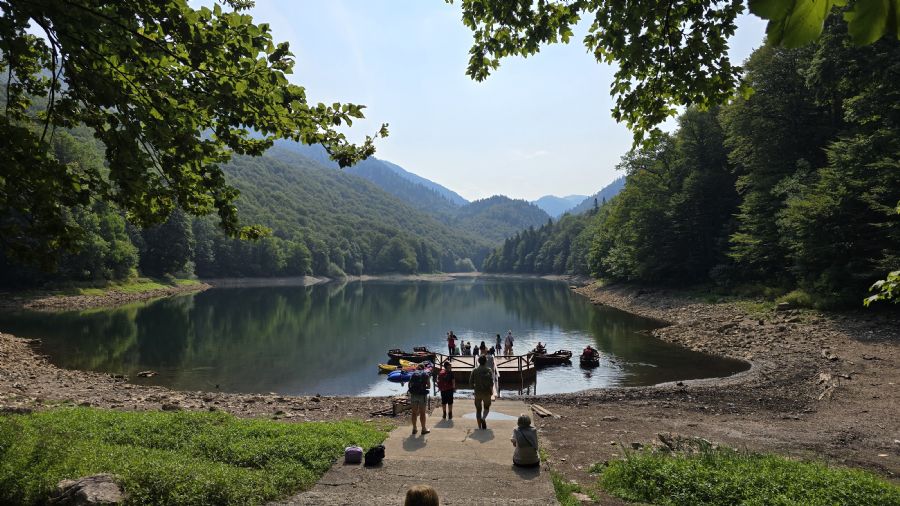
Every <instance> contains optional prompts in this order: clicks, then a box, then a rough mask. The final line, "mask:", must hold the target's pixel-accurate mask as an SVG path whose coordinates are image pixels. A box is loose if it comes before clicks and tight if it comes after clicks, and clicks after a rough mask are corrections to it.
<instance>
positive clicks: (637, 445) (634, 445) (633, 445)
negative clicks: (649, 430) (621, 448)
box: [631, 441, 644, 450]
mask: <svg viewBox="0 0 900 506" xmlns="http://www.w3.org/2000/svg"><path fill="white" fill-rule="evenodd" d="M643 447H644V445H643V444H641V443H638V442H637V441H635V442H633V443H631V449H632V450H640V449H641V448H643Z"/></svg>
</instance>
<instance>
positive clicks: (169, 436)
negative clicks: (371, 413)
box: [0, 408, 387, 505]
mask: <svg viewBox="0 0 900 506" xmlns="http://www.w3.org/2000/svg"><path fill="white" fill-rule="evenodd" d="M386 430H387V427H386V426H379V425H373V424H367V423H363V422H358V421H341V422H329V423H325V422H306V423H296V424H287V423H279V422H274V421H269V420H243V419H237V418H235V417H233V416H231V415H228V414H225V413H191V412H178V413H164V412H119V411H110V410H100V409H90V408H57V409H52V410H49V411H42V412H36V413H32V414H29V415H6V416H0V503H2V504H7V503H8V504H35V503H41V502H43V501H44V500H45V499H46V498H47V496H48V495H49V494H50V492H51V491H52V490H53V489H54V488H55V486H56V484H57V483H58V482H59V481H60V480H62V479H65V478H77V477H81V476H87V475H91V474H96V473H101V472H109V473H113V474H116V475H118V476H120V477H121V478H122V482H123V485H124V488H125V491H126V492H127V493H128V495H129V503H131V504H146V503H153V504H188V505H192V504H259V503H263V502H266V501H270V500H273V499H277V498H279V497H284V496H286V495H288V494H291V493H294V492H297V491H300V490H303V489H306V488H309V487H310V486H312V485H313V484H314V483H315V481H316V480H317V479H318V478H319V477H320V476H321V475H322V474H323V473H324V472H325V471H326V470H327V469H328V468H329V467H330V466H331V464H332V463H333V462H334V460H335V459H336V458H338V457H339V456H340V455H341V454H342V452H343V449H344V447H345V446H348V445H350V444H358V445H360V446H362V447H363V448H367V447H370V446H372V445H375V444H378V443H380V442H381V441H383V440H384V438H385V437H386Z"/></svg>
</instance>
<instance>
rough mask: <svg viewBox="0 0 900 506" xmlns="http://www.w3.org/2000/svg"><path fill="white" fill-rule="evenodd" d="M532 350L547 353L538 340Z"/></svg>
mask: <svg viewBox="0 0 900 506" xmlns="http://www.w3.org/2000/svg"><path fill="white" fill-rule="evenodd" d="M534 352H535V353H538V354H544V353H547V348H546V347H544V345H543V344H541V342H540V341H538V343H537V346H535V347H534Z"/></svg>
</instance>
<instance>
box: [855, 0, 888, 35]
mask: <svg viewBox="0 0 900 506" xmlns="http://www.w3.org/2000/svg"><path fill="white" fill-rule="evenodd" d="M891 3H892V2H890V1H889V0H856V2H855V3H854V4H853V8H852V9H851V10H850V11H848V12H847V13H845V14H844V19H846V20H847V25H848V26H847V30H848V31H849V32H850V37H851V38H852V39H853V42H854V43H855V44H857V45H866V44H871V43H873V42H875V41H876V40H878V39H880V38H881V36H882V35H884V32H885V29H886V28H887V21H888V13H889V11H890V4H891Z"/></svg>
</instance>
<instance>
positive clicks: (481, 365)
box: [423, 355, 494, 429]
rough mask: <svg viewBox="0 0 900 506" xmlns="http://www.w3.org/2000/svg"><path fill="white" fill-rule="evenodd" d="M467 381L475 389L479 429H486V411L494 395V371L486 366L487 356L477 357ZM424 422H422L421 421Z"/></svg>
mask: <svg viewBox="0 0 900 506" xmlns="http://www.w3.org/2000/svg"><path fill="white" fill-rule="evenodd" d="M469 383H471V384H472V387H473V388H474V389H475V420H477V421H478V428H479V429H487V422H486V421H485V420H486V419H487V416H488V413H489V412H490V411H491V397H492V396H493V395H494V372H493V371H492V370H491V369H490V368H488V366H487V357H485V356H484V355H482V356H480V357H478V367H476V368H475V369H473V370H472V374H471V375H470V376H469ZM423 423H424V422H423Z"/></svg>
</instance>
